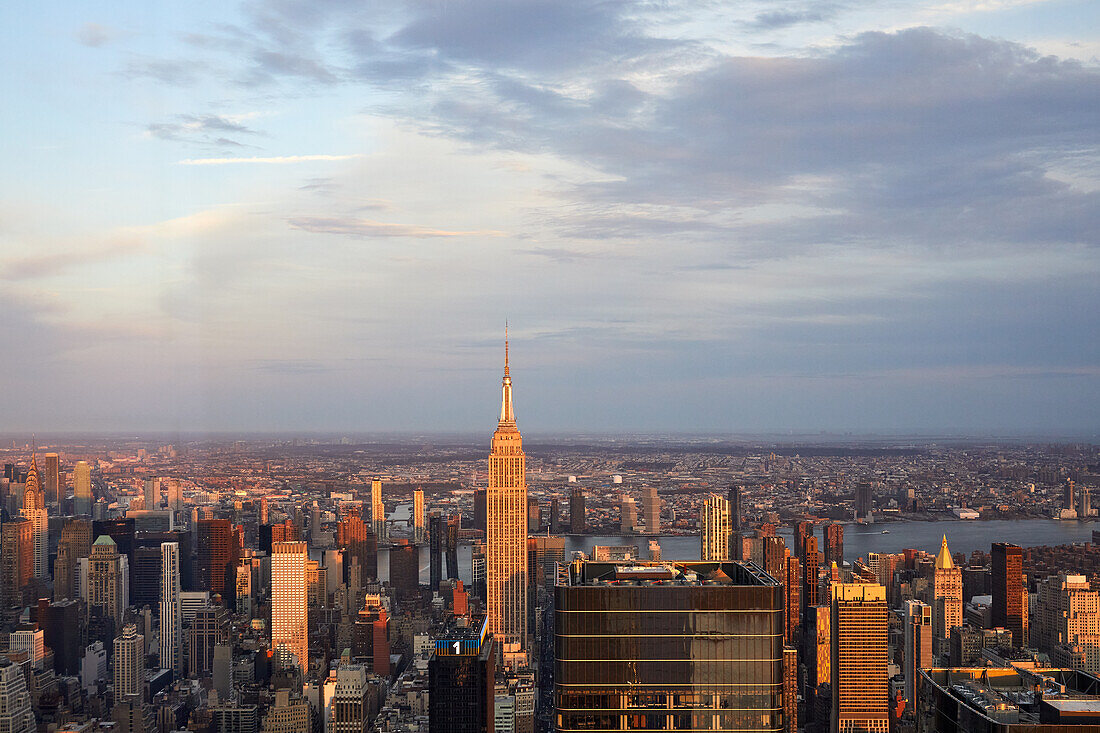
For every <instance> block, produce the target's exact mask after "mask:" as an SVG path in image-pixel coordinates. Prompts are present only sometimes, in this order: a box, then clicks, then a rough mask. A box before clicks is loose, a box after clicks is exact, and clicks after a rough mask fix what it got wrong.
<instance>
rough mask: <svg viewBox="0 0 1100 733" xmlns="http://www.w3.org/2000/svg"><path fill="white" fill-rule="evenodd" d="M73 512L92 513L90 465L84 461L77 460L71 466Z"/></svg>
mask: <svg viewBox="0 0 1100 733" xmlns="http://www.w3.org/2000/svg"><path fill="white" fill-rule="evenodd" d="M73 513H74V514H80V515H85V514H86V515H89V516H90V515H91V513H92V467H91V466H89V465H88V463H87V462H86V461H77V462H76V466H74V467H73Z"/></svg>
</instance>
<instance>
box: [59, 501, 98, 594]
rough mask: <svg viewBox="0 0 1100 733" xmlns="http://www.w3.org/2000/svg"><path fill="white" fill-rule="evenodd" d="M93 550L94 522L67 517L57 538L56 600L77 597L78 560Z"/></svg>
mask: <svg viewBox="0 0 1100 733" xmlns="http://www.w3.org/2000/svg"><path fill="white" fill-rule="evenodd" d="M91 551H92V523H91V521H89V520H87V519H79V518H77V519H67V520H65V524H63V525H62V526H61V536H60V537H59V538H58V540H57V557H56V559H55V560H54V564H53V591H54V592H53V597H54V600H58V601H60V600H64V599H65V598H76V592H75V587H76V586H75V584H74V581H75V573H76V561H77V560H78V559H79V558H82V557H87V556H88V555H89V553H91Z"/></svg>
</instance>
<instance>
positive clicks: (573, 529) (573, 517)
mask: <svg viewBox="0 0 1100 733" xmlns="http://www.w3.org/2000/svg"><path fill="white" fill-rule="evenodd" d="M586 526H587V525H586V522H585V519H584V492H583V491H581V487H579V486H575V487H573V490H572V491H571V492H570V494H569V532H570V533H571V534H584V530H585V529H586Z"/></svg>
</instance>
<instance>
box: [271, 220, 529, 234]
mask: <svg viewBox="0 0 1100 733" xmlns="http://www.w3.org/2000/svg"><path fill="white" fill-rule="evenodd" d="M288 223H289V224H290V226H291V227H293V228H295V229H301V230H303V231H307V232H313V233H316V234H338V235H341V236H346V237H355V238H358V239H372V238H375V237H412V238H416V239H426V238H436V237H504V236H507V235H506V234H505V232H499V231H493V230H487V229H482V230H470V231H463V230H447V229H433V228H430V227H421V226H410V225H406V224H390V223H386V222H380V221H371V220H369V219H342V218H335V217H332V218H326V217H300V218H295V219H290V220H289V222H288Z"/></svg>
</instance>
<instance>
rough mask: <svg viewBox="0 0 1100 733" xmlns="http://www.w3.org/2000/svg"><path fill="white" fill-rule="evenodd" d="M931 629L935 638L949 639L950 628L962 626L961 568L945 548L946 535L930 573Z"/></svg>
mask: <svg viewBox="0 0 1100 733" xmlns="http://www.w3.org/2000/svg"><path fill="white" fill-rule="evenodd" d="M932 598H933V604H934V605H933V608H932V618H933V631H934V633H935V634H936V637H937V638H940V639H950V638H951V629H953V628H955V627H956V626H962V622H963V584H962V570H961V569H960V568H958V567H955V561H954V560H952V559H951V551H950V550H949V549H947V535H944V536H943V541H942V542H941V543H940V552H939V554H938V555H936V564H935V569H934V570H933V575H932Z"/></svg>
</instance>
